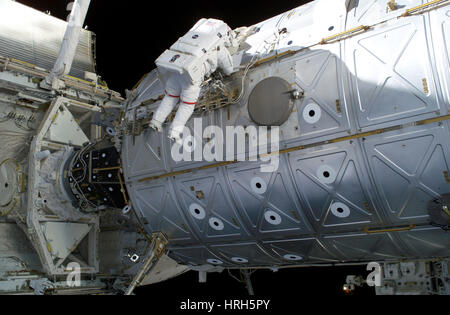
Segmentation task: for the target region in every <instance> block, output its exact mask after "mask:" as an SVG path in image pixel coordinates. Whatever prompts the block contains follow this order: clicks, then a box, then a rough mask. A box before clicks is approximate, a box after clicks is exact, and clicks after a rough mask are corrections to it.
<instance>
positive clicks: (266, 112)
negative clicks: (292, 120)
mask: <svg viewBox="0 0 450 315" xmlns="http://www.w3.org/2000/svg"><path fill="white" fill-rule="evenodd" d="M291 92H292V87H291V85H290V84H289V83H288V82H287V81H286V80H283V79H282V78H278V77H271V78H267V79H265V80H263V81H261V82H259V83H258V84H257V85H256V86H255V88H254V89H253V91H252V93H251V94H250V97H249V100H248V112H249V114H250V118H251V119H252V120H253V122H255V123H256V124H258V125H260V126H281V125H282V124H284V123H285V122H286V120H288V118H289V116H290V115H291V113H292V108H293V107H294V100H293V98H292V93H291Z"/></svg>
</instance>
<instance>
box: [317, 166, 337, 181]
mask: <svg viewBox="0 0 450 315" xmlns="http://www.w3.org/2000/svg"><path fill="white" fill-rule="evenodd" d="M336 177H337V173H336V171H335V170H334V169H333V168H332V167H331V166H328V165H322V166H321V167H319V168H318V169H317V178H318V179H319V180H320V181H321V182H322V183H324V184H333V183H334V182H335V181H336Z"/></svg>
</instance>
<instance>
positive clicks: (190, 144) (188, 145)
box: [183, 136, 197, 153]
mask: <svg viewBox="0 0 450 315" xmlns="http://www.w3.org/2000/svg"><path fill="white" fill-rule="evenodd" d="M196 145H197V143H196V142H195V137H193V136H189V137H186V139H185V140H184V143H183V148H184V150H185V151H186V152H189V153H192V152H194V151H195V147H196Z"/></svg>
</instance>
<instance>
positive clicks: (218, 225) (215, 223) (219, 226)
mask: <svg viewBox="0 0 450 315" xmlns="http://www.w3.org/2000/svg"><path fill="white" fill-rule="evenodd" d="M209 226H211V227H212V228H213V229H214V230H216V231H222V230H223V229H224V228H225V225H224V224H223V222H222V220H220V219H218V218H211V219H209Z"/></svg>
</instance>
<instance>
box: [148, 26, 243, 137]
mask: <svg viewBox="0 0 450 315" xmlns="http://www.w3.org/2000/svg"><path fill="white" fill-rule="evenodd" d="M237 45H238V44H237V41H236V40H235V39H234V32H233V31H232V30H231V29H230V28H229V27H228V25H226V24H225V23H224V22H222V21H220V20H214V19H201V20H200V21H199V22H197V24H196V25H195V26H194V27H193V28H192V29H191V30H190V31H189V32H188V33H187V34H186V35H185V36H184V37H181V38H180V39H179V40H178V41H177V42H176V43H175V44H174V45H173V46H172V47H171V48H170V49H169V50H166V51H165V52H164V53H163V54H162V55H161V56H160V57H159V58H158V59H157V60H156V62H155V63H156V65H157V66H158V72H159V75H160V79H161V81H162V82H163V83H165V97H164V99H163V100H162V102H161V104H160V106H159V108H158V110H157V111H156V113H155V114H154V116H153V119H152V121H151V123H150V127H151V128H153V129H155V130H157V131H159V132H162V125H163V124H164V122H165V121H166V119H167V117H168V116H169V115H170V114H171V113H172V111H173V110H174V108H175V106H176V105H177V104H180V105H179V108H178V111H177V114H176V116H175V119H174V121H173V123H172V126H171V128H170V131H169V138H170V139H172V140H174V141H176V142H178V143H180V144H182V140H181V134H182V133H183V130H184V128H185V126H186V123H187V122H188V120H189V119H190V117H191V116H192V114H193V113H194V110H195V106H196V104H197V101H198V98H199V96H200V91H201V86H202V83H203V82H204V80H205V78H208V77H209V76H211V75H212V74H213V73H214V72H216V71H217V70H218V69H219V68H220V69H221V70H222V71H223V73H224V74H225V75H231V74H232V73H233V72H234V65H233V59H232V57H231V53H230V51H229V49H230V50H231V51H233V49H235V48H236V46H237Z"/></svg>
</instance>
